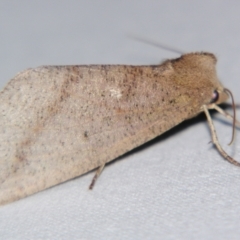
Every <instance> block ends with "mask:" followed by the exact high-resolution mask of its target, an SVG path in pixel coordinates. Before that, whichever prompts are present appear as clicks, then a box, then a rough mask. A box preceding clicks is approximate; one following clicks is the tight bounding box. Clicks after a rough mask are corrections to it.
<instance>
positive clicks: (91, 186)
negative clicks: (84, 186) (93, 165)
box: [89, 164, 105, 189]
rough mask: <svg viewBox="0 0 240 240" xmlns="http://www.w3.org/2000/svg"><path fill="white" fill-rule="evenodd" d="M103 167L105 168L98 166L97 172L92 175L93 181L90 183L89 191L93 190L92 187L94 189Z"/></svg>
mask: <svg viewBox="0 0 240 240" xmlns="http://www.w3.org/2000/svg"><path fill="white" fill-rule="evenodd" d="M104 167H105V164H103V165H102V166H100V167H99V168H98V169H97V171H96V173H95V175H94V177H93V179H92V182H91V184H90V186H89V189H93V187H94V185H95V182H96V181H97V179H98V177H99V176H100V174H101V172H102V170H103V169H104Z"/></svg>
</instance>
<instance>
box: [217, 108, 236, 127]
mask: <svg viewBox="0 0 240 240" xmlns="http://www.w3.org/2000/svg"><path fill="white" fill-rule="evenodd" d="M214 109H215V110H217V111H218V112H219V113H221V114H222V115H223V116H225V117H226V118H228V119H230V120H233V116H232V115H230V114H229V113H228V112H226V111H224V110H223V109H221V108H220V107H219V106H218V105H216V104H214ZM236 125H237V126H238V127H240V122H239V121H238V120H237V119H236Z"/></svg>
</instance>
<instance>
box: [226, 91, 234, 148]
mask: <svg viewBox="0 0 240 240" xmlns="http://www.w3.org/2000/svg"><path fill="white" fill-rule="evenodd" d="M224 91H225V92H227V93H228V94H229V95H230V97H231V99H232V106H233V130H232V139H231V142H230V143H229V144H228V145H231V144H232V142H233V140H234V135H235V126H236V107H235V102H234V98H233V94H232V92H231V91H230V90H229V89H227V88H224Z"/></svg>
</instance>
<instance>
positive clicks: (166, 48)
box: [127, 34, 184, 55]
mask: <svg viewBox="0 0 240 240" xmlns="http://www.w3.org/2000/svg"><path fill="white" fill-rule="evenodd" d="M127 36H128V37H129V38H131V39H134V40H137V41H139V42H143V43H147V44H150V45H152V46H155V47H158V48H162V49H164V50H167V51H171V52H175V53H178V54H181V55H182V54H184V52H182V51H180V50H179V49H176V48H173V47H170V46H167V45H165V44H161V43H159V42H156V41H153V40H150V39H146V38H142V37H138V36H134V35H131V34H128V35H127Z"/></svg>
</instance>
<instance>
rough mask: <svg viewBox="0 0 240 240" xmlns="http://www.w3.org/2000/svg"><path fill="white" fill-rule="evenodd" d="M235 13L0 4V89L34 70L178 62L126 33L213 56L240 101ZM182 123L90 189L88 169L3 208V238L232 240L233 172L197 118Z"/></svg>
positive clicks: (174, 4) (207, 6) (137, 4)
mask: <svg viewBox="0 0 240 240" xmlns="http://www.w3.org/2000/svg"><path fill="white" fill-rule="evenodd" d="M239 10H240V6H239V5H237V3H236V2H234V4H232V6H231V3H229V2H225V1H218V2H217V4H216V3H215V2H213V3H212V4H211V3H209V2H208V1H198V3H195V4H193V3H192V2H191V1H189V2H185V3H182V2H179V1H171V2H169V3H164V2H158V1H121V3H120V2H119V3H113V2H112V1H98V3H90V2H89V3H87V2H83V1H65V2H64V3H60V2H59V1H51V3H47V2H46V3H40V2H39V3H35V2H34V3H32V4H29V1H21V2H18V1H15V3H13V2H11V3H10V2H9V1H1V3H0V31H1V46H0V51H1V54H0V59H1V64H0V68H1V69H0V70H1V71H0V72H1V78H0V79H1V87H2V86H3V85H4V84H6V82H7V81H8V80H10V78H12V77H13V76H15V75H16V73H17V72H19V71H22V70H24V69H26V68H29V67H36V66H39V65H47V64H51V65H53V64H54V65H59V64H90V63H99V64H117V63H118V64H120V63H122V64H153V63H157V62H159V61H161V60H162V59H164V58H172V57H176V54H173V53H169V52H165V51H162V50H159V49H156V48H154V47H151V46H148V45H145V44H142V43H139V42H136V41H132V40H130V39H128V38H127V37H125V34H127V33H137V34H139V35H140V36H143V37H145V36H146V37H149V38H151V39H154V40H156V41H159V42H163V43H167V44H169V45H172V46H174V47H178V48H180V49H183V50H184V51H186V52H190V51H199V50H205V51H210V52H213V53H216V55H217V57H218V59H219V61H218V66H217V67H218V75H219V77H220V79H221V81H222V83H223V84H224V85H225V86H226V87H228V88H229V89H231V90H232V91H233V95H234V96H235V98H236V102H240V98H239V96H238V92H239V90H238V89H239V84H240V81H239V77H240V67H239V66H240V55H239V51H240V47H239V42H240V41H239V40H240V34H239V26H238V25H239V24H238V23H239V21H240V19H239V18H240V16H239ZM238 116H239V114H238ZM217 117H218V116H217ZM218 119H219V118H218ZM214 123H215V125H216V127H217V130H218V135H219V139H220V140H221V142H222V143H223V145H224V148H225V149H227V150H228V152H229V154H231V155H232V156H233V155H234V157H235V158H236V159H239V160H240V150H239V145H240V144H239V140H238V139H239V137H238V138H237V139H236V142H235V143H234V144H233V147H232V148H227V147H226V144H227V143H228V142H229V141H230V138H231V129H230V127H229V126H228V124H224V123H222V122H221V121H217V120H215V121H214ZM189 124H190V125H189V126H187V125H182V126H180V127H178V128H176V129H175V130H173V131H171V132H170V133H169V134H167V135H165V136H162V137H161V138H159V139H158V141H154V143H152V144H148V145H146V146H145V147H144V148H143V149H142V150H141V151H137V152H134V153H133V154H131V155H128V156H126V157H125V158H122V160H120V161H116V162H114V163H113V164H110V166H108V167H107V168H106V169H105V170H104V172H103V174H102V175H101V177H100V179H99V180H98V182H97V184H96V186H95V188H94V190H93V191H92V192H89V191H88V189H87V188H88V185H89V184H90V181H91V179H92V177H93V173H90V174H87V175H85V176H83V177H80V178H77V179H75V180H72V181H69V182H67V183H65V184H62V185H59V186H57V187H54V188H51V189H49V190H46V191H43V192H41V193H38V194H36V195H34V196H31V197H29V198H25V199H23V200H21V201H17V202H15V203H12V204H9V205H6V206H4V207H1V208H0V236H1V238H3V239H33V238H35V239H37V238H38V239H39V238H45V239H59V238H60V239H61V238H62V239H66V238H71V239H79V238H81V239H96V238H98V239H122V238H125V239H136V238H138V239H159V238H162V239H186V238H195V239H226V238H229V239H239V235H240V228H239V222H240V204H239V203H240V198H239V192H240V184H239V183H240V169H238V168H237V167H235V166H232V165H230V164H229V163H227V162H226V161H224V160H223V159H222V157H221V156H220V155H219V154H218V153H217V151H216V150H215V149H213V148H211V145H208V142H209V141H210V135H209V130H208V126H207V123H206V122H205V121H201V119H200V120H199V121H194V120H193V121H190V122H189Z"/></svg>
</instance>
